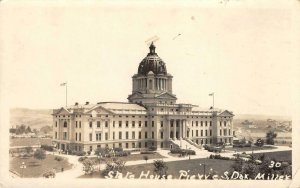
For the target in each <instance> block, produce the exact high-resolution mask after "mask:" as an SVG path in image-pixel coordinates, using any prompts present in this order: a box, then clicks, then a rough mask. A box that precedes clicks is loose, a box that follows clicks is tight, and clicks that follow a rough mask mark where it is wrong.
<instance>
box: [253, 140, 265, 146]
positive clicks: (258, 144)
mask: <svg viewBox="0 0 300 188" xmlns="http://www.w3.org/2000/svg"><path fill="white" fill-rule="evenodd" d="M255 145H256V146H258V147H262V146H263V145H264V140H263V139H261V138H259V139H257V140H256V143H255Z"/></svg>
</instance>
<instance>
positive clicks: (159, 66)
mask: <svg viewBox="0 0 300 188" xmlns="http://www.w3.org/2000/svg"><path fill="white" fill-rule="evenodd" d="M149 49H150V52H149V53H148V55H147V56H146V57H145V58H144V59H143V60H142V62H141V63H140V65H139V69H138V74H142V75H147V74H148V73H149V72H150V71H152V72H153V73H154V74H155V75H157V74H163V75H166V74H167V68H166V64H165V63H164V62H163V61H162V59H161V58H160V57H159V56H158V55H157V54H156V53H155V46H154V44H153V42H152V43H151V45H150V47H149Z"/></svg>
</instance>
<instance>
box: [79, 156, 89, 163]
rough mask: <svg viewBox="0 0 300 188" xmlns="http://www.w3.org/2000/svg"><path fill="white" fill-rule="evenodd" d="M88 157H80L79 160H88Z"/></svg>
mask: <svg viewBox="0 0 300 188" xmlns="http://www.w3.org/2000/svg"><path fill="white" fill-rule="evenodd" d="M87 158H88V157H79V159H78V161H79V162H82V161H84V160H86V159H87Z"/></svg>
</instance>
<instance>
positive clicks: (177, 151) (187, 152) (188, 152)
mask: <svg viewBox="0 0 300 188" xmlns="http://www.w3.org/2000/svg"><path fill="white" fill-rule="evenodd" d="M170 151H171V153H173V154H182V155H184V154H185V155H196V152H195V151H194V150H191V149H180V148H175V149H171V150H170Z"/></svg>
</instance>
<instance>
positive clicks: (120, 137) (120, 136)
mask: <svg viewBox="0 0 300 188" xmlns="http://www.w3.org/2000/svg"><path fill="white" fill-rule="evenodd" d="M119 139H120V140H121V139H122V132H121V131H119Z"/></svg>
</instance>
